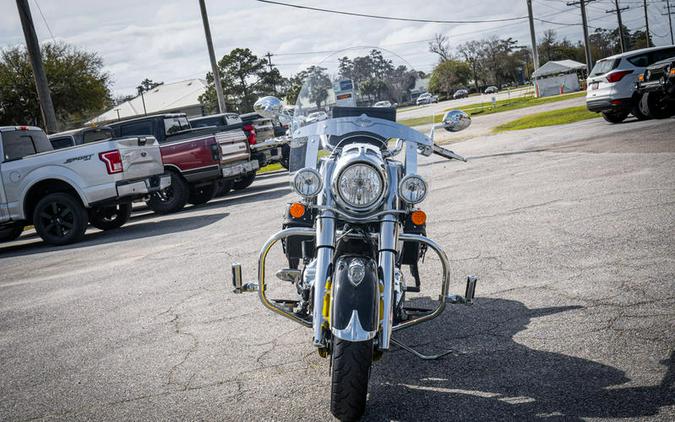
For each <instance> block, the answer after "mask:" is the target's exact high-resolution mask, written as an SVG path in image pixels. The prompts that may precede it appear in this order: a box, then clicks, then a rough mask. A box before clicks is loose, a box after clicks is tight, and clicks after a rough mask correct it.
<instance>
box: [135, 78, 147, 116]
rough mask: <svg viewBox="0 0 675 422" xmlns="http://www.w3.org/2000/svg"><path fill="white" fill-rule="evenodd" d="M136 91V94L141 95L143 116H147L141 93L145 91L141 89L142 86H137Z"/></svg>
mask: <svg viewBox="0 0 675 422" xmlns="http://www.w3.org/2000/svg"><path fill="white" fill-rule="evenodd" d="M136 89H137V90H138V93H139V94H140V95H141V101H142V102H143V115H144V116H147V115H148V111H147V110H146V108H145V97H144V96H143V91H145V89H144V88H143V86H142V85H139V86H137V87H136Z"/></svg>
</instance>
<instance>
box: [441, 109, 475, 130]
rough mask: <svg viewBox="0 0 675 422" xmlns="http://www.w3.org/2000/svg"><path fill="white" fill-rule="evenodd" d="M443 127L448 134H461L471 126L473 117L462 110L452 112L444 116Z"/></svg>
mask: <svg viewBox="0 0 675 422" xmlns="http://www.w3.org/2000/svg"><path fill="white" fill-rule="evenodd" d="M442 126H443V128H444V129H445V130H447V131H448V132H459V131H461V130H464V129H466V128H468V127H469V126H471V117H469V115H468V114H466V113H465V112H463V111H462V110H451V111H448V112H447V113H445V116H443V123H442Z"/></svg>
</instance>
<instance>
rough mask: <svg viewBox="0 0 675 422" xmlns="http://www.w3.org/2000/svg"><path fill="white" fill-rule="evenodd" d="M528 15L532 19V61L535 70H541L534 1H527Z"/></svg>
mask: <svg viewBox="0 0 675 422" xmlns="http://www.w3.org/2000/svg"><path fill="white" fill-rule="evenodd" d="M527 14H528V15H529V18H530V37H531V38H532V61H533V62H534V70H537V69H539V52H538V51H537V35H536V34H535V33H534V15H533V14H532V0H527Z"/></svg>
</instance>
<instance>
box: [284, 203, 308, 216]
mask: <svg viewBox="0 0 675 422" xmlns="http://www.w3.org/2000/svg"><path fill="white" fill-rule="evenodd" d="M288 212H289V213H290V214H291V217H293V218H301V217H302V216H303V215H305V206H304V205H302V204H301V203H299V202H294V203H292V204H291V207H290V209H289V210H288Z"/></svg>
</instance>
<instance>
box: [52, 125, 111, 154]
mask: <svg viewBox="0 0 675 422" xmlns="http://www.w3.org/2000/svg"><path fill="white" fill-rule="evenodd" d="M112 137H113V133H112V129H110V128H109V127H107V126H98V127H85V128H81V129H74V130H69V131H66V132H59V133H54V134H52V135H49V142H51V144H52V147H54V149H61V148H68V147H72V146H75V145H82V144H88V143H90V142H97V141H101V140H103V139H110V138H112Z"/></svg>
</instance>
